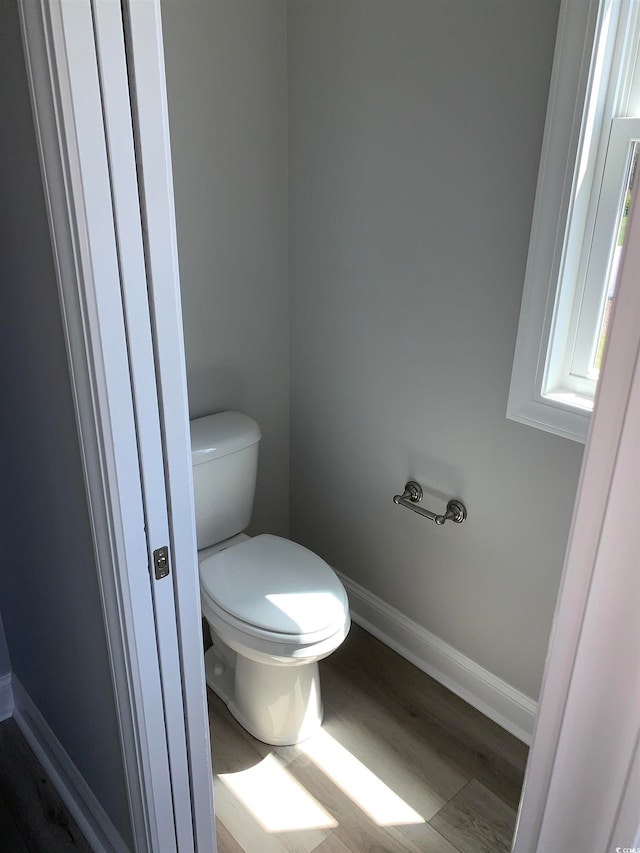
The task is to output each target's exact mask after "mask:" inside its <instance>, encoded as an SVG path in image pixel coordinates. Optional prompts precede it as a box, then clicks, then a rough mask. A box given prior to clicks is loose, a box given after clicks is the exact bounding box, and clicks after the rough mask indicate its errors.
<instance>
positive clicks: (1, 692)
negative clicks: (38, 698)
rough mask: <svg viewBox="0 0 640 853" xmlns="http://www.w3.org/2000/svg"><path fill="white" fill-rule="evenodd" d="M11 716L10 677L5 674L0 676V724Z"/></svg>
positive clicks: (11, 689)
mask: <svg viewBox="0 0 640 853" xmlns="http://www.w3.org/2000/svg"><path fill="white" fill-rule="evenodd" d="M12 716H13V687H12V675H11V673H10V672H7V673H6V674H5V675H0V723H1V722H2V721H3V720H8V719H9V717H12Z"/></svg>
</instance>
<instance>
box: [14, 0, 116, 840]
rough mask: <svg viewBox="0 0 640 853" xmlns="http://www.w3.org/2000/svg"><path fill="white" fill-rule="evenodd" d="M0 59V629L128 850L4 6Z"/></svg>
mask: <svg viewBox="0 0 640 853" xmlns="http://www.w3.org/2000/svg"><path fill="white" fill-rule="evenodd" d="M0 57H1V58H0V115H1V116H2V124H3V133H2V134H0V185H1V186H2V193H1V197H2V208H1V211H0V267H1V269H2V287H1V288H0V323H1V329H0V399H2V406H3V416H2V418H0V447H1V448H2V454H3V459H2V476H1V477H0V545H1V547H2V573H1V574H0V605H1V607H2V618H3V622H4V627H5V631H6V636H7V641H8V646H9V652H10V654H11V662H12V665H13V672H14V674H15V676H17V678H18V679H19V681H20V683H21V684H22V686H23V687H24V688H25V690H26V691H27V693H28V694H29V695H30V697H31V698H32V699H33V701H34V702H35V704H36V705H37V707H38V709H39V711H40V712H41V714H42V715H43V717H44V718H45V720H46V722H47V723H48V724H49V726H50V727H51V729H52V730H53V732H54V733H55V735H56V737H57V738H58V739H59V741H60V742H61V744H62V746H63V747H64V749H65V750H66V751H67V753H68V755H69V756H70V758H71V759H72V761H73V762H74V764H75V765H76V767H77V768H78V770H79V771H80V773H81V774H82V776H83V777H84V779H85V780H86V782H87V784H88V785H89V787H90V788H91V789H92V791H93V792H94V794H95V795H96V797H97V798H98V800H99V801H100V802H101V804H102V805H103V807H104V809H105V810H106V812H107V813H108V815H109V816H110V818H111V819H112V821H113V823H114V824H115V826H116V827H117V829H118V830H119V832H120V833H121V835H122V837H123V838H124V839H125V840H126V841H127V842H128V843H132V842H131V827H130V820H129V812H128V804H127V795H126V788H125V778H124V772H123V764H122V753H121V748H120V738H119V733H118V727H117V720H116V709H115V702H114V695H113V688H112V681H111V674H110V668H109V660H108V655H107V645H106V638H105V629H104V624H103V619H102V608H101V603H100V593H99V589H98V582H97V576H96V567H95V561H94V554H93V546H92V540H91V532H90V528H89V517H88V511H87V501H86V496H85V490H84V482H83V476H82V469H81V463H80V452H79V446H78V436H77V432H76V425H75V418H74V411H73V405H72V399H71V390H70V382H69V374H68V368H67V359H66V352H65V346H64V339H63V331H62V322H61V317H60V308H59V304H58V297H57V289H56V280H55V274H54V268H53V260H52V252H51V244H50V239H49V230H48V226H47V219H46V213H45V204H44V194H43V189H42V183H41V177H40V168H39V163H38V154H37V150H36V142H35V135H34V130H33V122H32V116H31V108H30V103H29V95H28V90H27V82H26V74H25V68H24V60H23V56H22V47H21V42H20V31H19V26H18V17H17V10H16V4H15V3H13V2H7V0H2V2H0Z"/></svg>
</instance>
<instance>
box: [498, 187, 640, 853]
mask: <svg viewBox="0 0 640 853" xmlns="http://www.w3.org/2000/svg"><path fill="white" fill-rule="evenodd" d="M633 208H634V209H633V212H632V213H631V216H630V219H629V222H628V224H627V235H626V240H625V248H624V250H623V258H622V264H621V272H620V277H619V281H618V293H617V295H616V300H615V305H614V309H613V317H612V320H611V334H610V335H609V336H608V337H609V339H608V341H607V344H606V347H605V355H604V362H603V367H602V372H601V376H600V382H599V386H598V392H597V397H596V405H595V409H594V416H593V423H592V426H591V433H590V436H589V441H588V443H587V448H586V453H585V459H584V464H583V469H582V476H581V481H580V485H579V487H578V496H577V502H576V508H575V512H574V518H573V525H572V529H571V533H570V536H569V544H568V550H567V557H566V560H565V567H564V571H563V576H562V581H561V587H560V594H559V598H558V605H557V609H556V615H555V619H554V627H553V631H552V637H551V644H550V649H549V656H548V659H547V666H546V669H545V675H544V679H543V685H542V693H541V698H540V708H539V713H538V717H537V720H536V728H535V733H534V738H533V748H532V750H531V753H530V755H529V763H528V766H527V773H526V777H525V785H524V792H523V798H522V802H521V809H520V816H519V820H518V826H517V831H516V837H515V842H514V848H513V849H514V851H515V853H546V851H548V850H550V849H555V850H569V849H571V850H611V849H615V847H616V846H620V847H633V846H635V842H636V840H637V838H638V833H639V831H640V819H639V818H638V811H637V800H634V801H633V804H632V803H631V799H632V795H633V793H634V791H636V790H638V787H639V786H640V761H639V756H638V742H639V739H640V678H639V673H640V643H639V642H638V619H637V601H638V554H639V553H640V528H639V527H638V524H637V519H638V515H639V513H640V484H639V480H638V476H637V472H638V469H639V468H640V445H639V443H638V434H640V289H639V288H638V286H637V270H638V269H640V205H639V204H638V198H637V196H636V198H635V200H634V202H633ZM632 806H633V807H632Z"/></svg>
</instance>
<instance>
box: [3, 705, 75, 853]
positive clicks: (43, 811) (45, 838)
mask: <svg viewBox="0 0 640 853" xmlns="http://www.w3.org/2000/svg"><path fill="white" fill-rule="evenodd" d="M0 851H2V853H91V848H90V847H89V845H88V844H87V842H86V841H85V839H84V837H83V835H82V833H81V832H80V830H79V829H78V826H77V824H76V822H75V821H74V819H73V818H72V817H71V815H70V814H69V811H68V810H67V808H66V806H65V805H64V803H63V802H62V800H61V799H60V797H59V795H58V792H57V791H56V789H55V788H54V787H53V785H52V784H51V781H50V779H49V777H48V776H47V774H46V773H45V772H44V770H43V769H42V767H41V765H40V763H39V762H38V760H37V758H36V757H35V755H34V754H33V753H32V752H31V749H30V747H29V745H28V744H27V742H26V741H25V739H24V738H23V736H22V734H21V732H20V730H19V729H18V726H17V725H16V724H15V722H14V721H13V720H5V721H4V722H3V723H0Z"/></svg>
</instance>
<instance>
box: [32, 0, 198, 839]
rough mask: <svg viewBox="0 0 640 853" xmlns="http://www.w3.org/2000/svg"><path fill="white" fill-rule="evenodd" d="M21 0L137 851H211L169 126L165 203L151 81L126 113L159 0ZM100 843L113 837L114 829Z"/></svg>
mask: <svg viewBox="0 0 640 853" xmlns="http://www.w3.org/2000/svg"><path fill="white" fill-rule="evenodd" d="M18 5H19V11H20V18H21V27H22V35H23V45H24V51H25V59H26V66H27V77H28V81H29V87H30V92H31V99H32V107H33V115H34V124H35V129H36V137H37V142H38V148H39V154H40V161H41V169H42V175H43V185H44V190H45V200H46V204H47V211H48V217H49V226H50V232H51V239H52V247H53V253H54V259H55V264H56V273H57V280H58V290H59V298H60V304H61V309H62V319H63V327H64V333H65V341H66V346H67V354H68V362H69V372H70V377H71V384H72V393H73V399H74V407H75V414H76V422H77V427H78V433H79V438H80V447H81V455H82V462H83V469H84V476H85V484H86V491H87V499H88V505H89V511H90V519H91V526H92V532H93V539H94V549H95V555H96V565H97V574H98V580H99V585H100V591H101V598H102V607H103V613H104V620H105V629H106V634H107V645H108V649H109V656H110V665H111V671H112V677H113V684H114V694H115V701H116V709H117V715H118V724H119V729H120V736H121V742H122V751H123V764H124V771H125V778H126V783H127V789H128V796H129V803H130V816H131V823H132V831H133V837H134V844H135V849H136V850H141V851H142V850H153V851H156V850H157V851H163V853H164V851H167V853H169V851H176V850H177V849H179V850H180V853H182V851H183V850H184V851H188V850H190V849H192V850H201V851H207V853H209V851H211V850H215V831H214V822H213V801H212V777H211V765H210V752H209V732H208V715H207V710H206V689H205V681H204V665H203V661H202V640H201V628H200V625H201V621H200V606H199V583H198V575H197V560H196V547H195V528H194V521H193V505H192V504H193V496H192V488H191V466H190V454H189V435H188V414H187V405H186V399H187V397H186V371H185V367H184V352H183V344H182V328H181V318H180V313H179V310H177V307H176V306H178V308H179V282H178V273H177V262H176V260H175V258H176V250H175V226H174V225H173V215H174V214H173V198H172V193H171V170H170V156H169V153H168V152H169V149H168V129H167V128H166V127H164V128H163V129H162V133H161V136H162V138H163V139H165V137H166V144H167V148H166V150H165V152H164V158H163V159H162V160H161V161H160V162H161V163H164V169H165V174H164V181H165V185H166V188H165V197H164V202H163V203H164V207H163V209H162V210H161V211H160V210H159V209H158V208H157V207H156V208H155V209H154V211H153V217H152V216H151V215H150V213H149V207H148V205H149V204H150V203H151V199H150V196H151V193H150V191H149V189H148V188H147V189H146V190H145V192H141V186H142V182H143V181H145V187H146V186H147V184H149V185H150V184H151V183H153V184H154V185H155V183H156V181H158V180H159V175H160V169H159V166H158V164H157V163H155V162H154V161H153V158H150V154H149V153H148V151H146V150H145V152H144V155H143V156H144V157H145V158H147V159H148V160H149V170H148V171H149V175H147V170H146V166H147V164H146V163H145V168H144V169H142V171H141V172H139V173H138V174H136V170H135V160H134V158H133V148H134V138H135V144H136V145H137V146H138V154H140V149H141V148H142V147H144V146H145V145H146V139H147V138H149V134H151V133H153V131H154V128H153V126H152V122H149V121H147V122H146V123H145V124H144V126H142V125H143V123H142V122H138V121H137V119H138V116H137V115H136V111H135V106H136V104H137V102H138V99H136V98H135V97H134V98H133V102H134V110H131V111H129V114H128V118H127V116H126V115H124V118H123V114H122V113H120V114H118V109H119V108H120V107H122V106H123V103H122V100H123V88H122V87H123V80H124V86H125V88H127V89H128V88H131V89H132V90H133V92H134V94H135V85H134V84H133V82H132V80H131V79H129V80H128V81H127V75H128V73H129V72H130V70H131V69H130V67H129V66H128V64H127V62H129V63H131V62H132V60H131V57H130V56H129V57H126V58H125V35H124V33H125V30H128V32H129V33H131V32H132V31H135V32H136V33H137V32H138V24H137V19H138V18H139V17H142V21H141V24H140V25H141V26H143V27H146V26H147V22H146V20H145V17H144V11H145V7H146V6H147V4H145V3H143V4H136V3H134V4H132V7H128V6H127V5H126V4H124V5H123V6H122V7H121V4H120V3H118V2H115V0H106V2H101V3H100V4H96V2H95V0H81V2H78V0H72V2H69V1H68V0H40V2H36V0H19V3H18ZM149 5H151V4H149ZM152 5H153V9H154V11H157V13H158V14H159V8H157V9H156V8H155V7H156V4H152ZM98 7H99V8H98ZM122 15H124V19H123V18H122V17H121V16H122ZM127 16H128V20H127ZM118 28H119V32H118ZM157 31H158V32H161V26H160V22H159V20H158V21H157ZM143 42H144V39H141V38H138V36H137V35H136V36H135V37H133V38H132V39H131V40H130V45H129V47H131V44H133V43H135V51H134V53H135V60H134V61H135V65H136V75H137V79H138V77H139V78H140V79H143V78H144V73H145V70H146V68H147V66H150V67H151V68H152V71H151V79H156V80H159V81H160V82H161V83H162V87H164V69H163V66H161V67H160V68H158V67H155V65H154V63H157V62H158V50H157V49H156V50H155V51H154V49H153V47H154V45H153V44H151V45H148V44H144V43H143ZM160 47H161V42H160ZM123 75H124V76H123ZM136 82H137V81H136ZM127 83H128V85H127ZM138 91H139V90H138ZM126 95H128V92H127V93H126V94H125V99H126ZM154 97H158V93H157V92H156V93H155V94H154ZM160 103H161V104H162V103H163V101H162V99H161V98H160ZM124 106H125V107H126V106H127V105H126V104H125V105H124ZM116 108H118V109H116ZM164 112H165V113H166V109H165V110H164ZM165 131H166V133H165ZM120 143H123V144H124V149H121V148H120V147H119V146H120ZM127 146H128V148H129V151H128V153H127V151H126V150H125V149H126V148H127ZM116 148H118V151H117V152H116V150H115V149H116ZM118 158H120V159H119V160H118ZM127 158H129V160H128V162H127ZM117 160H118V163H119V165H118V163H117V162H116V161H117ZM132 162H133V164H134V165H133V169H132V168H131V164H132ZM123 164H124V165H123ZM152 167H155V168H152ZM134 184H135V186H134ZM132 193H133V196H132ZM132 197H133V198H135V199H140V204H134V205H133V210H132V205H131V204H129V205H128V206H127V205H126V204H125V205H123V204H122V200H123V199H127V198H128V199H129V201H131V199H132ZM153 204H154V205H158V204H159V202H158V199H157V198H154V199H153ZM140 205H141V206H140ZM122 211H125V212H126V222H123V221H119V219H118V217H119V214H120V215H122ZM136 218H137V232H138V233H139V237H140V241H141V240H142V233H143V229H142V222H143V221H144V225H145V227H147V228H149V227H152V230H153V235H152V236H151V235H148V236H149V240H148V241H147V244H146V245H145V247H144V251H142V250H141V246H140V245H139V246H138V247H137V251H138V254H137V258H136V257H135V253H136V249H135V247H134V249H133V252H131V251H129V260H128V261H126V259H125V254H126V252H127V247H125V246H124V237H125V235H129V232H130V230H131V227H132V226H133V231H134V232H135V231H136V222H135V219H136ZM158 223H162V224H163V225H164V228H165V232H166V231H167V230H168V231H169V232H170V233H171V232H172V229H173V239H172V241H171V248H170V252H172V253H173V262H172V263H171V264H170V266H169V269H168V272H166V271H165V273H164V274H163V275H160V273H159V271H158V269H159V267H158V265H159V264H164V263H165V260H166V252H165V253H164V254H163V251H162V247H161V246H160V245H159V239H161V238H160V235H159V232H160V228H159V227H158ZM119 229H120V231H119ZM128 250H131V245H129V247H128ZM143 255H144V257H142V256H143ZM132 258H133V262H132ZM136 261H137V268H136ZM141 289H142V291H143V292H144V296H145V298H144V300H143V302H144V304H143V302H142V301H141V300H140V290H141ZM147 291H148V292H149V293H148V295H147ZM134 303H135V305H137V308H138V309H140V310H136V309H135V305H134ZM167 315H169V316H167ZM159 330H162V332H161V334H162V338H161V339H162V347H158V346H157V340H158V339H159ZM141 340H142V342H143V345H142V346H141V345H140V341H141ZM152 341H155V342H154V343H152ZM160 351H163V352H164V353H165V356H164V357H162V356H161V352H160ZM166 353H170V360H171V368H172V370H171V371H170V370H169V369H168V368H167V367H166V360H167V357H166ZM145 383H146V386H145ZM143 391H144V392H146V398H145V399H144V401H143V400H142V399H141V396H142V394H143ZM143 405H144V407H145V409H144V411H145V413H147V414H148V412H149V409H152V410H155V414H154V418H155V421H156V422H157V423H158V425H159V426H158V429H157V430H156V429H155V427H154V426H153V418H151V420H149V419H147V420H145V419H144V418H141V417H140V412H141V411H142V408H141V407H142V406H143ZM136 406H138V409H136ZM154 448H155V450H154ZM158 449H159V453H158ZM149 460H150V461H149ZM162 513H164V516H165V520H164V524H163V522H162V518H161V516H162ZM154 537H155V538H154ZM158 537H159V538H160V539H161V540H162V541H157V538H158ZM167 537H168V539H169V542H167V541H166V538H167ZM167 544H168V545H169V546H170V555H171V556H170V560H171V562H170V574H169V577H168V578H163V579H156V578H155V576H154V573H153V568H152V552H153V551H154V550H155V549H156V548H158V547H161V546H163V545H167ZM159 626H163V630H162V631H161V632H160V631H158V627H159ZM161 646H164V650H163V649H162V648H161ZM71 805H73V804H71ZM89 829H90V827H89ZM90 841H91V842H92V844H93V845H94V847H95V849H98V850H99V849H111V848H107V847H105V841H104V838H100V837H98V836H96V837H94V838H92V839H90Z"/></svg>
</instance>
